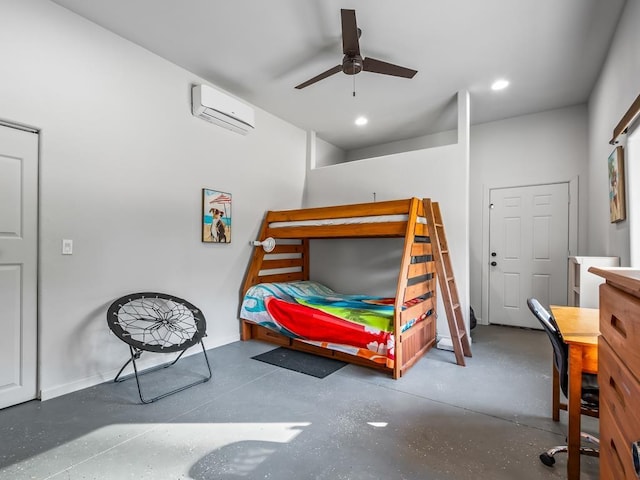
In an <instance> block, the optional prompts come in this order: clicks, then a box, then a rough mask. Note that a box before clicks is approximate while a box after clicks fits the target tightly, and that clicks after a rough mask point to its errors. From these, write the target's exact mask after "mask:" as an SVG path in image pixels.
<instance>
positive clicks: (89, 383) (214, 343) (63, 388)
mask: <svg viewBox="0 0 640 480" xmlns="http://www.w3.org/2000/svg"><path fill="white" fill-rule="evenodd" d="M238 340H240V334H237V335H229V336H227V337H223V338H220V337H215V336H211V337H204V338H203V341H204V348H205V349H207V350H210V349H212V348H217V347H221V346H223V345H227V344H229V343H233V342H237V341H238ZM201 351H202V349H197V348H191V349H189V350H188V351H187V353H185V355H184V356H185V357H188V356H191V355H195V354H197V353H200V352H201ZM124 361H126V359H124V360H123V362H124ZM165 361H166V360H162V359H161V358H159V357H156V358H155V359H154V361H152V362H141V364H140V368H141V369H146V368H150V367H153V366H155V365H159V364H161V363H164V362H165ZM136 363H137V362H136ZM118 370H119V368H118V369H113V370H109V371H107V372H100V373H96V374H95V375H91V376H90V377H86V378H81V379H78V380H74V381H72V382H68V383H64V384H62V385H56V386H54V387H50V388H43V389H41V390H40V396H39V398H40V400H43V401H45V400H51V399H52V398H56V397H59V396H61V395H66V394H67V393H73V392H77V391H78V390H82V389H85V388H89V387H93V386H94V385H98V384H100V383H104V382H107V381H110V380H113V379H114V378H115V376H116V375H117V374H118Z"/></svg>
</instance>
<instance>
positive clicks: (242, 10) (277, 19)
mask: <svg viewBox="0 0 640 480" xmlns="http://www.w3.org/2000/svg"><path fill="white" fill-rule="evenodd" d="M52 1H54V2H55V3H57V4H59V5H62V6H64V7H66V8H68V9H70V10H72V11H74V12H76V13H78V14H79V15H82V16H83V17H86V18H88V19H90V20H92V21H93V22H95V23H97V24H99V25H102V26H103V27H105V28H107V29H109V30H111V31H113V32H115V33H117V34H119V35H121V36H122V37H125V38H127V39H129V40H131V41H132V42H135V43H137V44H139V45H141V46H143V47H145V48H146V49H148V50H150V51H152V52H154V53H156V54H158V55H159V56H161V57H164V58H166V59H167V60H169V61H171V62H173V63H175V64H177V65H180V66H182V67H184V68H186V69H187V70H189V71H191V72H193V73H195V74H197V75H199V76H201V77H203V78H205V79H207V80H208V81H210V82H211V83H212V84H214V85H216V86H218V87H220V88H222V89H224V90H227V91H228V92H230V93H232V94H234V95H236V96H238V97H241V98H242V99H245V100H247V101H249V102H251V103H253V104H254V105H256V106H258V107H260V108H263V109H264V110H266V111H268V112H270V113H272V114H274V115H276V116H278V117H280V118H282V119H284V120H287V121H289V122H291V123H293V124H294V125H297V126H299V127H301V128H304V129H310V130H315V131H316V132H317V134H318V136H319V137H320V138H323V139H325V140H327V141H329V142H330V143H333V144H334V145H336V146H338V147H340V148H343V149H345V150H351V149H356V148H361V147H365V146H371V145H376V144H381V143H385V142H389V141H395V140H399V139H405V138H412V137H417V136H422V135H425V134H427V133H434V132H437V131H443V130H446V129H450V128H454V127H455V118H456V111H455V108H453V106H454V105H455V103H454V102H453V99H454V96H455V94H456V92H457V91H458V90H460V89H467V90H468V91H469V92H470V95H471V112H472V113H471V117H472V123H474V124H475V123H482V122H487V121H491V120H497V119H502V118H508V117H512V116H517V115H522V114H526V113H533V112H539V111H543V110H548V109H552V108H558V107H563V106H568V105H574V104H579V103H583V102H585V101H586V100H587V99H588V96H589V94H590V92H591V89H592V88H593V85H594V82H595V80H596V78H597V75H598V72H599V71H600V68H601V66H602V62H603V60H604V58H605V56H606V52H607V50H608V48H609V43H610V41H611V37H612V35H613V32H614V30H615V27H616V24H617V22H618V18H619V16H620V13H621V11H622V8H623V6H624V2H625V0H401V1H390V0H386V1H385V0H348V1H347V0H345V1H342V2H339V1H337V0H269V1H265V0H227V1H222V0H180V1H176V0H52ZM341 8H351V9H355V10H356V18H357V23H358V26H359V27H360V28H361V29H362V36H361V38H360V48H361V53H362V56H363V57H369V56H370V57H374V58H377V59H380V60H384V61H387V62H390V63H395V64H399V65H402V66H405V67H408V68H412V69H415V70H418V74H417V75H416V76H415V77H414V78H413V79H411V80H409V79H405V78H396V77H391V76H387V75H378V74H373V73H369V72H361V73H360V74H358V75H356V76H355V77H354V76H347V75H345V74H343V73H338V74H336V75H333V76H331V77H329V78H327V79H325V80H322V81H321V82H319V83H316V84H314V85H312V86H309V87H307V88H305V89H302V90H296V89H294V87H295V86H296V85H298V84H299V83H302V82H303V81H305V80H308V79H310V78H312V77H314V76H315V75H318V74H319V73H321V72H324V71H325V70H328V69H329V68H331V67H333V66H335V65H338V64H339V63H341V60H342V43H341V26H340V9H341ZM499 77H505V78H507V79H509V80H510V82H511V85H510V87H509V88H508V89H506V90H503V91H501V92H492V91H491V90H490V84H491V83H492V81H494V80H495V79H497V78H499ZM354 79H355V83H356V97H355V98H354V97H353V96H352V90H353V80H354ZM361 114H363V115H366V116H367V117H369V124H368V125H367V126H366V127H364V128H363V127H357V126H355V125H354V123H353V122H354V119H355V117H356V116H358V115H361ZM256 128H260V126H259V125H257V127H256Z"/></svg>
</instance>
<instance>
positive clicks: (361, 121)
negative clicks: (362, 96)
mask: <svg viewBox="0 0 640 480" xmlns="http://www.w3.org/2000/svg"><path fill="white" fill-rule="evenodd" d="M367 123H369V120H368V119H367V117H358V118H356V121H355V124H356V125H358V126H359V127H362V126H363V125H366V124H367Z"/></svg>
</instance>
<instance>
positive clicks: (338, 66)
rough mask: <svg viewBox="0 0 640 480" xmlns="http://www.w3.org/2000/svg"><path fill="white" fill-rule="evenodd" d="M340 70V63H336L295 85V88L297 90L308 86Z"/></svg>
mask: <svg viewBox="0 0 640 480" xmlns="http://www.w3.org/2000/svg"><path fill="white" fill-rule="evenodd" d="M341 71H342V65H336V66H335V67H333V68H330V69H329V70H327V71H326V72H322V73H321V74H320V75H317V76H315V77H313V78H312V79H311V80H307V81H306V82H303V83H301V84H300V85H298V86H296V88H297V89H298V90H299V89H301V88H304V87H308V86H309V85H311V84H314V83H316V82H319V81H320V80H322V79H324V78H327V77H330V76H331V75H333V74H335V73H338V72H341Z"/></svg>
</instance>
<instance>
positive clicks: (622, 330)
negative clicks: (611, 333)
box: [611, 315, 627, 338]
mask: <svg viewBox="0 0 640 480" xmlns="http://www.w3.org/2000/svg"><path fill="white" fill-rule="evenodd" d="M611 326H612V327H613V328H614V329H615V330H616V331H617V332H618V333H619V334H620V335H622V336H623V337H624V338H627V331H626V330H625V328H624V326H623V325H622V322H621V321H620V320H619V319H618V317H616V316H615V315H611Z"/></svg>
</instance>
